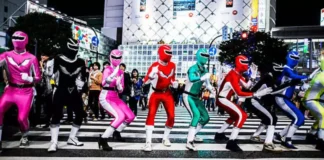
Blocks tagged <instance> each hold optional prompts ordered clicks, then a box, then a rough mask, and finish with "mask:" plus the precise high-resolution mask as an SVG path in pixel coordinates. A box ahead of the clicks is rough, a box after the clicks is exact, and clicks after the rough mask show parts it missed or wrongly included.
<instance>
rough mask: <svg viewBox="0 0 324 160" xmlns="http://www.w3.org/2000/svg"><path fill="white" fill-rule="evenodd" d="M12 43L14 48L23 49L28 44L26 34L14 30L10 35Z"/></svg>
mask: <svg viewBox="0 0 324 160" xmlns="http://www.w3.org/2000/svg"><path fill="white" fill-rule="evenodd" d="M12 44H13V46H14V48H15V49H18V50H21V49H25V48H26V45H27V44H28V35H27V34H26V33H24V32H22V31H16V32H15V33H14V34H13V35H12Z"/></svg>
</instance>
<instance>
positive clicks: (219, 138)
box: [214, 133, 229, 142]
mask: <svg viewBox="0 0 324 160" xmlns="http://www.w3.org/2000/svg"><path fill="white" fill-rule="evenodd" d="M214 140H215V141H216V142H217V141H228V140H229V138H227V137H226V136H225V133H216V134H215V138H214Z"/></svg>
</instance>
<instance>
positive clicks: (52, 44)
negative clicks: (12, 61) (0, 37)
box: [7, 12, 72, 57]
mask: <svg viewBox="0 0 324 160" xmlns="http://www.w3.org/2000/svg"><path fill="white" fill-rule="evenodd" d="M19 30H20V31H23V32H25V33H27V34H28V37H29V42H28V45H27V50H28V51H29V52H31V53H34V54H35V46H36V43H37V56H38V57H39V56H40V55H41V54H42V53H44V54H47V55H49V56H54V55H57V54H58V53H60V50H59V49H60V46H62V45H66V41H65V40H66V39H67V38H66V37H72V30H71V23H68V22H65V21H63V20H60V19H57V18H56V17H53V16H51V15H48V14H45V13H36V12H35V13H30V14H27V15H25V16H22V17H19V18H18V19H17V23H16V25H15V26H14V27H10V28H9V30H8V32H7V33H8V35H9V36H11V35H12V34H13V33H14V32H15V31H19ZM8 47H9V48H10V49H13V46H12V43H9V46H8Z"/></svg>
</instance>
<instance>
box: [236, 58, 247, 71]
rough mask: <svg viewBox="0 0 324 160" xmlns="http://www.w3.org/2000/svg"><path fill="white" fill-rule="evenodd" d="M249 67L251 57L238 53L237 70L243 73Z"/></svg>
mask: <svg viewBox="0 0 324 160" xmlns="http://www.w3.org/2000/svg"><path fill="white" fill-rule="evenodd" d="M248 69H249V59H248V58H247V57H246V56H244V55H238V56H237V57H236V58H235V70H236V71H238V72H240V73H243V72H245V71H247V70H248Z"/></svg>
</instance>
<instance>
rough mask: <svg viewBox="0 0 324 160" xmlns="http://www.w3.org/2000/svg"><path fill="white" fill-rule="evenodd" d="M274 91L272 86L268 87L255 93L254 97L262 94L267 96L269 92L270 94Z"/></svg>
mask: <svg viewBox="0 0 324 160" xmlns="http://www.w3.org/2000/svg"><path fill="white" fill-rule="evenodd" d="M271 92H272V88H271V87H268V88H265V89H263V90H261V91H257V92H255V93H254V94H253V96H254V97H262V96H265V95H267V94H270V93H271Z"/></svg>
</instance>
